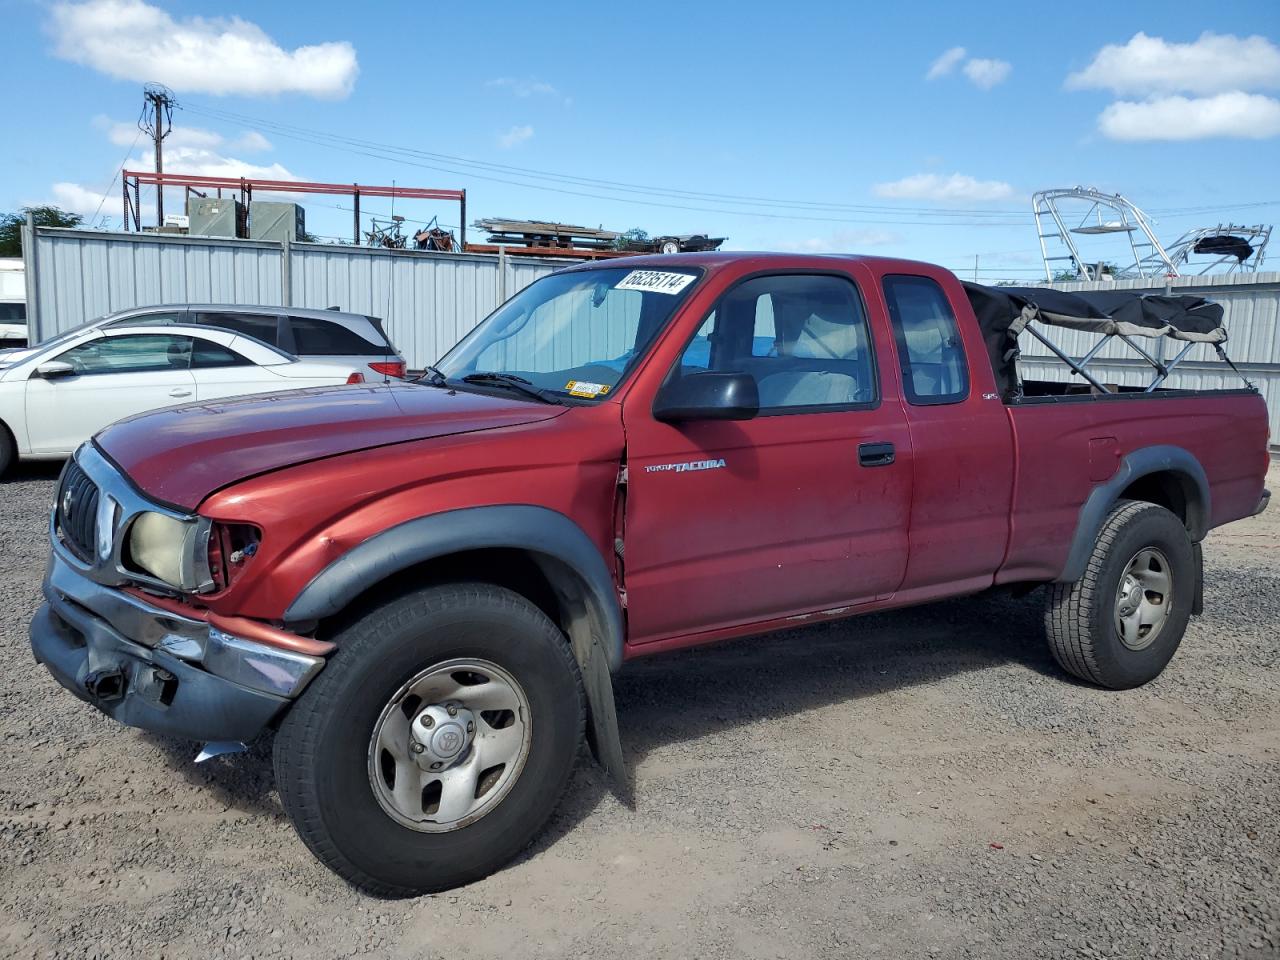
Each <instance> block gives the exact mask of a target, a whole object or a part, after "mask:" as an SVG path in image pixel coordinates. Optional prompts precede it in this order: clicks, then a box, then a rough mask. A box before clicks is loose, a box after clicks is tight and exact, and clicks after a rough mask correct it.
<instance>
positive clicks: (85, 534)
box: [57, 460, 98, 563]
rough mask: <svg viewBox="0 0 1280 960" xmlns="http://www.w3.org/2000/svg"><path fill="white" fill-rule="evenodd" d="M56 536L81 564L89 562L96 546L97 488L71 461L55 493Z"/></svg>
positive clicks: (78, 466)
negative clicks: (59, 536) (56, 497)
mask: <svg viewBox="0 0 1280 960" xmlns="http://www.w3.org/2000/svg"><path fill="white" fill-rule="evenodd" d="M57 518H58V532H59V533H60V534H61V535H62V540H63V542H64V543H65V544H66V545H67V546H68V547H69V548H70V549H71V552H72V553H74V554H76V556H78V557H79V558H80V559H81V560H84V561H86V562H88V563H92V562H93V558H94V550H95V547H96V545H97V532H98V531H97V527H98V488H97V486H96V485H95V484H94V482H93V481H92V480H90V479H89V475H88V474H87V473H85V472H84V471H83V470H81V469H80V465H79V464H78V463H76V462H75V461H74V460H71V461H69V462H68V463H67V469H66V472H65V473H64V474H63V475H62V486H61V487H59V489H58V507H57Z"/></svg>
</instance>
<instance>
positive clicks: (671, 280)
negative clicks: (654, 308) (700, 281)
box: [614, 270, 696, 293]
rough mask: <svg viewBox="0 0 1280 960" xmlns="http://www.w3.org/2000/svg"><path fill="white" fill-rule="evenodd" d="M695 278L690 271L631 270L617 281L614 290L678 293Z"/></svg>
mask: <svg viewBox="0 0 1280 960" xmlns="http://www.w3.org/2000/svg"><path fill="white" fill-rule="evenodd" d="M695 279H696V278H695V277H694V275H693V274H691V273H671V272H670V271H668V270H632V271H631V272H630V273H628V274H627V275H626V276H625V277H623V278H622V280H620V281H619V282H618V285H617V286H616V287H614V289H615V290H641V291H646V292H648V293H679V292H680V291H681V290H683V289H684V288H685V287H687V286H688V285H689V284H691V283H693V281H694V280H695Z"/></svg>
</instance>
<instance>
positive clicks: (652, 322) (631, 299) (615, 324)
mask: <svg viewBox="0 0 1280 960" xmlns="http://www.w3.org/2000/svg"><path fill="white" fill-rule="evenodd" d="M701 275H702V272H701V271H700V270H697V269H694V268H688V267H685V268H681V269H663V270H643V269H631V268H628V267H608V268H603V269H596V270H582V271H572V272H568V273H558V274H552V275H551V276H549V277H544V278H543V279H541V280H538V281H536V282H535V283H532V284H530V285H529V286H528V287H526V288H525V289H524V290H522V291H520V293H518V294H516V296H514V297H513V298H512V299H510V300H508V301H507V302H506V303H504V304H503V305H502V306H501V307H499V308H498V309H497V310H496V311H495V312H494V313H492V314H490V315H489V317H488V318H487V319H486V320H484V321H483V322H482V323H481V324H480V325H479V326H478V327H476V328H475V329H474V330H472V331H471V333H469V334H467V336H466V337H464V338H463V339H462V340H461V342H459V343H458V345H457V346H456V347H454V348H453V349H452V350H451V351H449V353H448V354H446V355H445V357H444V359H442V360H441V361H440V362H439V363H438V364H436V367H437V368H438V370H439V373H440V374H441V375H442V376H443V377H444V378H446V379H447V380H448V381H449V384H450V386H453V385H456V384H457V383H459V382H462V381H463V379H464V378H467V380H466V382H468V383H471V384H472V385H482V386H484V387H485V388H486V389H492V388H494V387H500V386H501V384H502V377H501V376H495V375H502V376H505V379H507V380H508V381H511V380H515V381H516V382H517V383H520V384H523V385H529V386H532V387H534V388H536V389H537V390H538V391H540V392H541V393H542V394H543V395H544V396H546V395H551V396H556V395H558V396H564V397H576V398H579V399H582V400H601V399H603V398H605V397H607V396H608V395H609V393H610V392H611V391H612V390H613V388H614V387H616V386H617V385H618V383H619V382H621V380H622V379H623V377H625V376H626V375H627V374H628V373H629V372H630V371H631V369H632V367H633V366H634V365H635V363H636V362H637V361H638V360H639V358H640V357H641V356H642V355H643V354H644V351H645V349H646V348H647V347H648V346H649V344H650V343H652V342H653V339H654V337H655V336H657V334H658V332H659V331H660V330H662V328H663V327H664V326H665V325H666V323H667V321H668V320H670V319H671V316H672V314H674V313H675V311H676V308H677V307H679V306H680V304H681V303H683V302H684V301H685V299H686V298H687V297H688V296H689V294H690V292H691V291H692V289H693V288H694V287H695V286H696V285H697V281H698V279H699V277H700V276H701ZM477 375H488V376H477Z"/></svg>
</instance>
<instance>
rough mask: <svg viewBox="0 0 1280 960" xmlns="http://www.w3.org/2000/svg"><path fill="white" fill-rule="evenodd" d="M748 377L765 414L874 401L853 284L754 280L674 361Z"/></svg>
mask: <svg viewBox="0 0 1280 960" xmlns="http://www.w3.org/2000/svg"><path fill="white" fill-rule="evenodd" d="M704 370H715V371H721V372H741V373H748V374H750V375H751V376H752V377H753V378H754V379H755V381H756V386H757V388H758V389H759V391H760V409H761V412H762V413H763V414H768V413H771V412H772V413H797V412H803V411H806V410H824V409H851V408H856V407H859V406H871V405H873V404H874V403H875V402H876V400H877V399H878V396H879V391H878V385H877V383H876V377H875V364H874V362H873V359H872V355H871V346H870V339H869V335H868V329H867V318H866V312H865V311H864V310H863V307H862V299H861V297H860V296H859V295H858V291H857V288H856V287H855V286H854V285H853V282H852V281H851V280H848V279H846V278H844V277H836V276H830V275H826V274H814V275H797V274H786V275H778V276H767V277H756V278H754V279H751V280H747V281H745V282H743V283H740V284H738V285H737V286H736V287H733V288H732V289H731V290H730V291H729V292H728V293H726V294H725V295H724V296H723V297H722V298H721V299H720V301H719V302H718V303H717V304H716V308H715V310H713V311H712V312H711V313H710V314H709V315H708V316H707V319H706V320H705V321H704V322H703V324H702V327H701V328H700V329H699V330H698V332H697V334H695V335H694V338H693V340H691V341H690V343H689V345H688V346H687V347H686V348H685V351H684V354H683V355H682V357H681V360H680V374H679V375H681V376H696V375H697V373H698V372H699V371H704Z"/></svg>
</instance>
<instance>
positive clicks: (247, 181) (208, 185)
mask: <svg viewBox="0 0 1280 960" xmlns="http://www.w3.org/2000/svg"><path fill="white" fill-rule="evenodd" d="M130 181H132V187H133V196H132V197H131V196H130V195H129V188H130ZM122 183H123V187H124V226H125V229H126V230H128V229H129V222H130V220H132V221H133V229H134V230H141V229H142V203H141V197H140V193H141V185H142V184H144V183H146V184H150V185H153V186H155V187H157V188H159V187H186V188H188V189H195V190H219V191H221V190H238V191H240V195H241V197H242V198H243V200H244V202H245V203H248V202H249V201H251V200H252V199H253V191H254V190H270V191H272V192H273V193H319V194H338V195H340V196H349V197H351V198H352V200H353V201H354V212H355V216H354V221H353V222H354V224H355V242H356V243H357V244H358V243H359V242H360V198H361V197H392V198H395V199H397V200H456V201H457V202H458V209H459V215H458V216H459V219H458V224H459V231H460V235H459V241H460V242H459V246H460V247H461V249H463V250H465V249H466V247H467V191H465V190H434V189H430V188H426V187H377V186H368V185H366V184H359V183H349V184H348V183H313V182H310V181H306V180H259V179H258V178H256V177H201V176H196V175H194V174H185V173H154V172H152V171H149V170H126V171H124V177H123V180H122Z"/></svg>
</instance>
